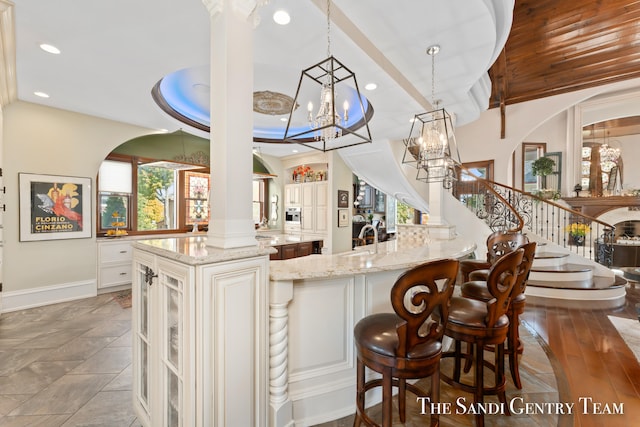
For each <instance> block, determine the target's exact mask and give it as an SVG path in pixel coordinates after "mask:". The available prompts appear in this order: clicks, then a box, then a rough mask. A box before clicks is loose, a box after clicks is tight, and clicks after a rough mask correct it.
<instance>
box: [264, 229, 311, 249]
mask: <svg viewBox="0 0 640 427" xmlns="http://www.w3.org/2000/svg"><path fill="white" fill-rule="evenodd" d="M256 240H257V241H258V243H259V244H261V245H267V246H279V245H287V244H289V243H302V242H317V241H319V240H323V239H322V237H318V236H317V235H308V234H283V233H279V234H260V232H258V234H257V235H256Z"/></svg>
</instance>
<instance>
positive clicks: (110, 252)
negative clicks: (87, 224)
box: [98, 240, 132, 291]
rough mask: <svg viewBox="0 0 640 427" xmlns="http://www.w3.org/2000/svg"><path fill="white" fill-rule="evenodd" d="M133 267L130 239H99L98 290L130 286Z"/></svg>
mask: <svg viewBox="0 0 640 427" xmlns="http://www.w3.org/2000/svg"><path fill="white" fill-rule="evenodd" d="M131 268H132V247H131V242H130V241H126V240H109V241H98V290H103V289H105V288H113V287H116V286H117V287H121V288H124V287H128V286H129V285H131V274H132V272H131ZM107 290H108V291H110V290H111V289H107Z"/></svg>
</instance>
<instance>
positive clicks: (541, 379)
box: [0, 294, 572, 427]
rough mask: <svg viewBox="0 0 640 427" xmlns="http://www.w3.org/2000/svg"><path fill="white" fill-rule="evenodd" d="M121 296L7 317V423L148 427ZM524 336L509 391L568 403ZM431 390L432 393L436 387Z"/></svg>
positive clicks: (456, 418) (413, 417) (532, 422)
mask: <svg viewBox="0 0 640 427" xmlns="http://www.w3.org/2000/svg"><path fill="white" fill-rule="evenodd" d="M115 295H116V294H104V295H99V296H98V297H95V298H88V299H83V300H79V301H73V302H67V303H61V304H55V305H50V306H46V307H39V308H34V309H30V310H22V311H16V312H12V313H5V314H3V315H2V316H1V317H0V427H5V426H11V427H19V426H20V427H21V426H29V427H36V426H42V427H71V426H74V427H78V426H93V427H130V426H133V427H139V426H140V425H141V424H140V423H139V422H137V421H136V417H135V414H134V412H133V408H132V405H131V401H132V397H131V389H132V387H131V309H130V308H127V309H123V308H121V307H120V305H119V304H118V303H117V302H116V301H115V300H114V296H115ZM522 334H523V339H524V340H525V346H526V348H527V351H526V352H525V355H524V357H523V360H522V368H521V369H522V380H523V384H524V389H523V390H522V391H519V390H516V389H515V388H513V386H512V385H509V388H508V390H507V393H508V396H509V397H514V396H522V397H523V398H524V399H525V400H526V401H534V402H543V401H552V402H554V401H558V399H560V401H562V396H559V394H558V391H557V389H558V387H557V385H556V375H555V374H554V369H553V366H552V363H551V362H550V360H549V355H547V353H546V352H545V348H544V346H543V345H542V342H541V341H540V340H539V339H538V338H536V336H534V335H532V333H531V332H529V331H528V330H527V329H526V328H522ZM551 357H553V356H551ZM445 364H446V362H445ZM509 384H511V383H510V382H509ZM425 388H426V389H427V390H428V384H427V385H426V386H425ZM462 394H463V393H462V392H459V391H454V390H452V389H451V388H450V387H448V386H447V385H446V384H444V383H442V396H443V397H442V398H443V401H450V402H454V401H455V399H456V398H457V397H459V396H461V395H462ZM490 399H491V398H489V399H488V400H490ZM373 411H374V413H375V411H376V409H375V408H374V409H373ZM486 418H487V419H486V425H488V426H510V425H513V422H515V421H516V420H517V424H518V425H522V426H556V425H571V424H572V423H571V421H570V420H560V419H558V417H556V416H538V417H527V416H512V417H499V416H488V417H486ZM561 421H568V422H567V423H563V422H561ZM352 422H353V417H352V416H350V417H346V418H343V419H340V420H337V421H334V422H331V423H327V424H323V425H322V426H323V427H340V426H350V425H352ZM427 422H428V419H427V416H423V415H420V414H419V411H417V410H416V408H415V405H413V409H410V410H409V413H408V420H407V423H406V424H405V425H406V426H417V425H424V424H425V423H427ZM441 425H442V426H470V425H473V418H472V416H469V415H450V416H443V417H441ZM230 427H231V426H230Z"/></svg>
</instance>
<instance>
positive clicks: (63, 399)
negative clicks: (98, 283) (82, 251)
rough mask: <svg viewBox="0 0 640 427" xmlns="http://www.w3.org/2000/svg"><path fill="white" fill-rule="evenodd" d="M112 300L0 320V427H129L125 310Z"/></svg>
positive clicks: (94, 300) (128, 322) (131, 419)
mask: <svg viewBox="0 0 640 427" xmlns="http://www.w3.org/2000/svg"><path fill="white" fill-rule="evenodd" d="M114 295H115V294H104V295H99V296H98V297H96V298H88V299H83V300H79V301H73V302H67V303H60V304H54V305H50V306H46V307H39V308H34V309H30V310H22V311H16V312H12V313H4V314H2V316H1V317H0V426H2V427H9V426H10V427H22V426H29V427H36V426H38V427H39V426H42V427H72V426H74V427H75V426H95V427H129V426H136V427H137V426H140V425H141V424H140V423H138V422H137V421H136V417H135V414H134V412H133V407H132V404H131V402H132V397H131V309H130V308H127V309H123V308H121V307H120V305H119V304H118V303H117V302H116V301H115V300H114V299H113V296H114Z"/></svg>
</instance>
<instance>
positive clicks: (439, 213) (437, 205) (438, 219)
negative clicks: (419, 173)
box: [428, 181, 448, 225]
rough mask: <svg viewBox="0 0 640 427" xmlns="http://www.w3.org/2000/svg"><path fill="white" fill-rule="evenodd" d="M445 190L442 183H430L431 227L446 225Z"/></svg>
mask: <svg viewBox="0 0 640 427" xmlns="http://www.w3.org/2000/svg"><path fill="white" fill-rule="evenodd" d="M443 196H444V189H443V188H442V182H441V181H438V182H430V183H429V222H428V224H429V225H446V224H448V223H447V221H445V220H444V202H443Z"/></svg>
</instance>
